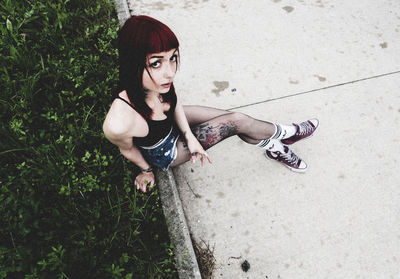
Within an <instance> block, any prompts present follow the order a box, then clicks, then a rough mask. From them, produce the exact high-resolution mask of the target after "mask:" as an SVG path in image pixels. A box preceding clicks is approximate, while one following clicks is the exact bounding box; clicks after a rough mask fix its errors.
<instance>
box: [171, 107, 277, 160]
mask: <svg viewBox="0 0 400 279" xmlns="http://www.w3.org/2000/svg"><path fill="white" fill-rule="evenodd" d="M274 131H275V127H274V125H273V124H271V123H268V122H264V121H260V120H256V119H254V118H251V117H249V116H247V115H245V114H242V113H238V112H233V113H226V114H223V115H220V116H218V117H215V118H213V119H210V120H208V121H205V122H204V123H202V124H198V125H195V126H194V127H192V132H193V134H194V135H195V136H196V138H197V140H198V141H199V142H200V144H201V145H202V146H203V148H204V149H205V150H207V149H209V148H210V147H212V146H214V145H215V144H217V143H218V142H220V141H222V140H224V139H226V138H228V137H230V136H233V135H238V136H239V137H240V138H241V139H243V140H244V141H246V142H248V143H250V144H257V143H259V142H260V139H266V138H269V137H271V136H272V134H273V133H274ZM177 148H178V156H177V158H176V159H175V161H174V163H173V164H172V166H177V165H179V164H182V163H184V162H186V161H188V160H189V159H190V157H191V155H190V152H189V149H188V148H187V146H186V144H185V142H184V139H180V140H179V141H178V144H177Z"/></svg>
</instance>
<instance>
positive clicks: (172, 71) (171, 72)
mask: <svg viewBox="0 0 400 279" xmlns="http://www.w3.org/2000/svg"><path fill="white" fill-rule="evenodd" d="M173 66H174V65H171V63H167V66H166V69H165V72H164V77H165V78H172V77H173V76H174V74H175V68H174V67H173Z"/></svg>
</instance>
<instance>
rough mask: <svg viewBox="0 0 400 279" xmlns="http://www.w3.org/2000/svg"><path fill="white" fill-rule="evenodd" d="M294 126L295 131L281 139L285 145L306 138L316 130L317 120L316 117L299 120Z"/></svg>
mask: <svg viewBox="0 0 400 279" xmlns="http://www.w3.org/2000/svg"><path fill="white" fill-rule="evenodd" d="M293 125H294V126H295V127H296V133H295V134H294V135H293V136H291V137H290V138H287V139H282V140H281V142H282V143H283V144H286V145H290V144H293V143H295V142H297V141H299V140H302V139H305V138H308V137H310V136H312V134H313V133H314V132H315V130H317V128H318V125H319V121H318V119H316V118H313V119H310V120H307V121H304V122H301V123H299V124H294V123H293Z"/></svg>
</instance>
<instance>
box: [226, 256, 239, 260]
mask: <svg viewBox="0 0 400 279" xmlns="http://www.w3.org/2000/svg"><path fill="white" fill-rule="evenodd" d="M241 258H242V256H239V257H229V258H228V260H230V259H235V260H240V259H241Z"/></svg>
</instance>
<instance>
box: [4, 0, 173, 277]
mask: <svg viewBox="0 0 400 279" xmlns="http://www.w3.org/2000/svg"><path fill="white" fill-rule="evenodd" d="M0 17H1V21H0V33H1V39H0V92H1V97H0V119H1V126H0V137H1V141H0V214H1V215H2V218H1V221H0V278H176V277H177V271H176V266H175V262H174V255H173V252H172V250H173V246H172V244H171V242H170V239H169V236H168V233H167V229H166V225H165V219H164V216H163V213H162V209H161V205H160V199H159V196H158V192H157V190H155V191H153V192H152V193H151V194H147V195H145V194H142V193H139V192H137V191H136V189H135V187H132V186H133V181H134V177H135V174H136V172H137V169H135V167H134V166H133V164H132V163H130V162H128V161H127V160H126V159H125V158H123V157H122V156H121V155H120V154H119V152H118V150H117V148H115V147H114V146H112V145H111V144H110V143H109V142H108V141H107V140H106V139H105V138H104V135H103V134H102V131H101V125H102V121H103V119H104V117H105V114H106V112H107V110H108V108H109V105H110V103H111V101H112V92H113V90H114V88H116V83H117V79H118V71H117V66H116V65H117V58H118V53H117V50H116V38H117V31H118V20H117V17H116V14H115V11H114V6H113V1H111V0H90V1H89V0H57V1H56V0H35V1H34V0H22V1H11V0H4V1H2V2H1V3H0Z"/></svg>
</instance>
